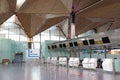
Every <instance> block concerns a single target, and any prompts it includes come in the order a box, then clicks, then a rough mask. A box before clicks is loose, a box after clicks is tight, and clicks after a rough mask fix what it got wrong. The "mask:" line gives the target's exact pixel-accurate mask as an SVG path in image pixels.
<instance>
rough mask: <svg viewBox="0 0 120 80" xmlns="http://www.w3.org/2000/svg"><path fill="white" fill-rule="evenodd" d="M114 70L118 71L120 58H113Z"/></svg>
mask: <svg viewBox="0 0 120 80" xmlns="http://www.w3.org/2000/svg"><path fill="white" fill-rule="evenodd" d="M114 64H115V66H114V67H115V72H120V59H114Z"/></svg>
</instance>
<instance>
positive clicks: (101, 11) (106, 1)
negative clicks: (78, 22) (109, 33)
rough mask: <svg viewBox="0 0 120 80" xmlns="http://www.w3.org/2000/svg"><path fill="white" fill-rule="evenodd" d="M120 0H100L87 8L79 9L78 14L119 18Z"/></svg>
mask: <svg viewBox="0 0 120 80" xmlns="http://www.w3.org/2000/svg"><path fill="white" fill-rule="evenodd" d="M119 14H120V0H102V1H100V2H99V3H97V4H94V5H92V6H90V7H88V8H87V9H84V10H81V11H79V13H78V15H79V16H84V17H89V18H91V17H93V18H120V15H119Z"/></svg>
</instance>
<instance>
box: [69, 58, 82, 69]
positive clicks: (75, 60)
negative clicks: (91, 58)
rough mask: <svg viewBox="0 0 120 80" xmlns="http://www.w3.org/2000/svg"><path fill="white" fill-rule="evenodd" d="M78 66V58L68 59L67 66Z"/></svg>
mask: <svg viewBox="0 0 120 80" xmlns="http://www.w3.org/2000/svg"><path fill="white" fill-rule="evenodd" d="M79 64H80V60H79V58H69V64H68V65H69V66H72V67H79Z"/></svg>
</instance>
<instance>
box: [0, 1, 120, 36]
mask: <svg viewBox="0 0 120 80" xmlns="http://www.w3.org/2000/svg"><path fill="white" fill-rule="evenodd" d="M22 4H23V5H22ZM16 6H17V7H16ZM73 6H74V9H73V11H74V12H75V14H76V18H75V25H76V35H79V34H81V33H84V32H86V31H88V30H91V29H95V28H96V29H97V28H98V27H100V26H103V25H105V24H108V23H110V22H111V23H112V26H110V29H116V28H119V24H120V20H119V18H120V0H17V1H16V0H0V24H2V23H3V22H5V21H6V20H7V19H8V18H10V17H11V16H12V15H16V17H15V23H16V24H19V25H20V27H21V28H22V29H23V30H24V31H25V33H26V34H27V36H28V37H30V38H31V37H33V36H35V35H36V34H38V33H40V32H42V31H44V30H46V29H48V28H49V27H51V26H53V25H56V24H57V25H60V27H59V28H60V29H61V30H62V31H63V33H64V34H66V35H67V34H68V33H67V31H68V28H65V27H68V26H67V25H68V22H66V21H65V20H67V21H69V17H70V13H71V12H72V7H73ZM62 21H63V22H62ZM60 22H61V23H60ZM58 23H60V24H58ZM64 26H65V27H64ZM66 37H67V36H66Z"/></svg>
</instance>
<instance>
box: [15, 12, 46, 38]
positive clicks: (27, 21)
mask: <svg viewBox="0 0 120 80" xmlns="http://www.w3.org/2000/svg"><path fill="white" fill-rule="evenodd" d="M17 16H18V19H19V21H20V22H21V25H22V26H23V28H24V30H25V32H26V33H27V35H28V36H29V37H31V36H34V34H35V33H36V31H37V28H38V26H39V25H40V24H41V23H42V22H43V19H44V18H43V19H42V17H40V15H39V14H37V15H36V14H27V13H19V14H17Z"/></svg>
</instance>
